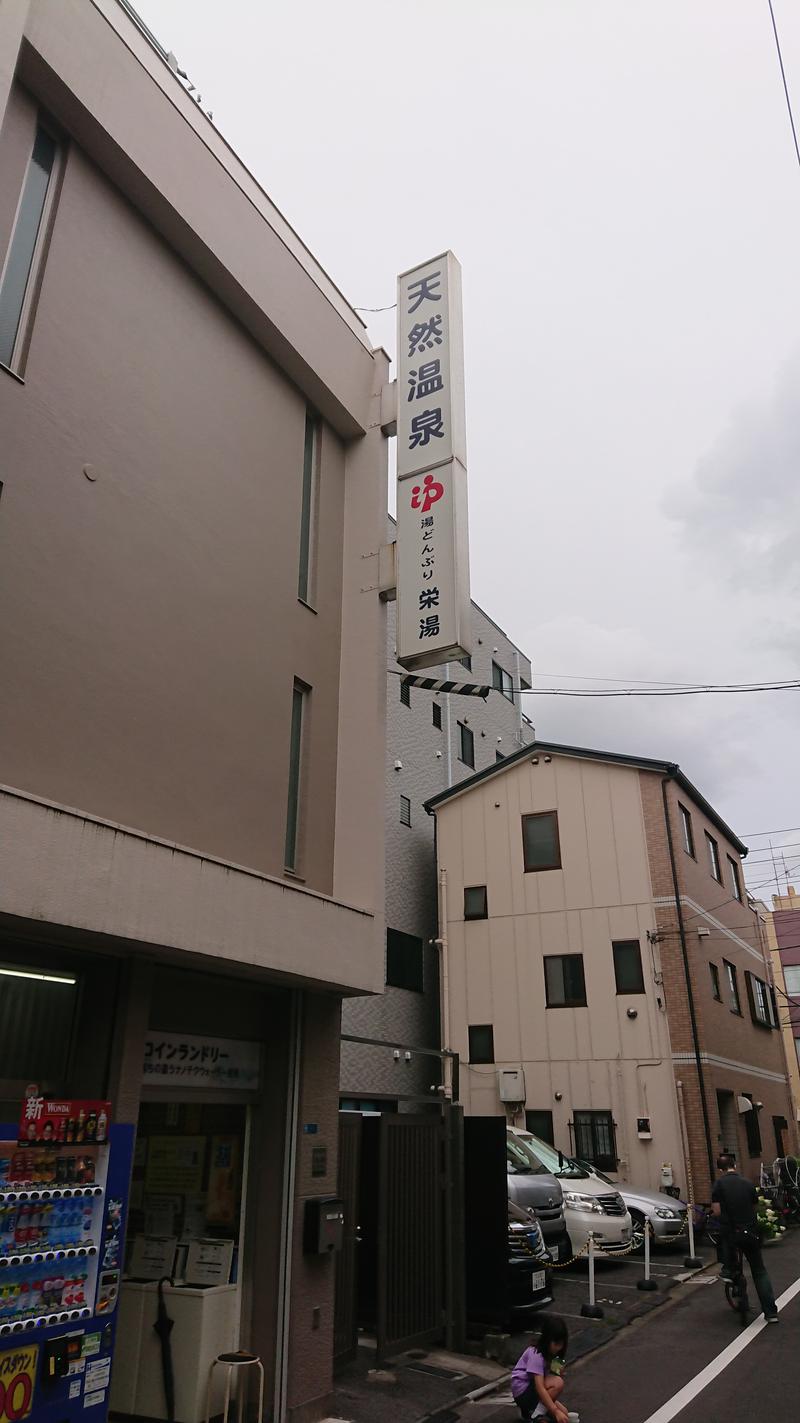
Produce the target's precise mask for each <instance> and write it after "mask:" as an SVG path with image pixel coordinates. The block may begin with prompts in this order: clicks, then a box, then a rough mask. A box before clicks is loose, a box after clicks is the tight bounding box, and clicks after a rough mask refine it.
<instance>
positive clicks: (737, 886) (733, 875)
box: [728, 855, 742, 903]
mask: <svg viewBox="0 0 800 1423" xmlns="http://www.w3.org/2000/svg"><path fill="white" fill-rule="evenodd" d="M728 874H729V875H730V879H731V890H732V892H733V897H734V899H738V900H739V902H740V903H741V900H742V881H741V878H740V875H739V866H738V865H737V863H736V861H735V860H734V859H732V858H731V856H730V855H729V856H728Z"/></svg>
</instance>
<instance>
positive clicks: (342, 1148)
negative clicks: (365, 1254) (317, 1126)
mask: <svg viewBox="0 0 800 1423" xmlns="http://www.w3.org/2000/svg"><path fill="white" fill-rule="evenodd" d="M360 1174H361V1117H360V1116H358V1115H356V1113H354V1112H342V1113H341V1115H340V1117H339V1195H340V1197H341V1199H342V1201H343V1202H344V1242H343V1244H342V1249H341V1251H340V1252H339V1255H338V1256H337V1259H336V1297H335V1303H334V1316H333V1359H334V1363H345V1362H346V1360H347V1359H352V1358H353V1356H354V1355H355V1352H356V1348H357V1347H358V1318H357V1315H356V1299H357V1278H358V1242H359V1233H358V1206H359V1200H358V1198H359V1180H360Z"/></svg>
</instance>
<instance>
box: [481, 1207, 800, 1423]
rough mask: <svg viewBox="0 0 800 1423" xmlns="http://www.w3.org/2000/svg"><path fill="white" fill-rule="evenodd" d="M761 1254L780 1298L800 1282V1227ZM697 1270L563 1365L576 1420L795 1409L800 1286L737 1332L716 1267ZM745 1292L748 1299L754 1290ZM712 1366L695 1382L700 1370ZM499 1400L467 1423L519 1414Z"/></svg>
mask: <svg viewBox="0 0 800 1423" xmlns="http://www.w3.org/2000/svg"><path fill="white" fill-rule="evenodd" d="M765 1260H766V1264H767V1268H768V1270H769V1273H770V1275H771V1277H772V1282H773V1285H774V1287H775V1293H776V1295H777V1296H778V1297H779V1300H778V1302H779V1305H780V1296H781V1295H782V1294H783V1292H784V1291H785V1290H786V1289H787V1288H789V1287H790V1286H792V1285H793V1284H794V1283H795V1282H796V1281H800V1231H797V1232H793V1233H792V1234H790V1235H789V1236H788V1237H787V1238H786V1239H785V1240H784V1241H783V1242H782V1244H781V1245H779V1246H776V1247H773V1248H771V1249H770V1248H768V1249H767V1250H766V1251H765ZM696 1278H697V1281H698V1282H695V1283H686V1284H680V1285H676V1286H675V1289H674V1291H673V1293H672V1298H671V1299H670V1301H669V1302H668V1303H667V1304H666V1305H665V1306H664V1307H663V1308H662V1309H660V1310H657V1311H656V1312H655V1313H653V1314H651V1315H649V1316H644V1317H643V1318H642V1319H641V1320H637V1321H635V1322H634V1323H633V1324H632V1325H631V1326H630V1327H629V1328H628V1329H626V1330H624V1331H623V1332H622V1333H621V1334H620V1335H618V1336H617V1337H616V1338H615V1339H613V1341H612V1342H611V1343H610V1344H609V1345H608V1346H607V1347H606V1348H604V1349H602V1350H600V1351H599V1352H598V1353H595V1354H591V1355H589V1356H588V1357H587V1358H586V1359H585V1360H584V1361H580V1362H578V1363H576V1364H575V1366H574V1367H573V1368H572V1369H570V1370H568V1372H567V1387H566V1389H565V1397H564V1402H565V1404H566V1406H567V1407H568V1408H569V1409H574V1410H576V1411H577V1412H579V1413H580V1417H581V1423H673V1420H674V1423H688V1420H689V1419H690V1418H691V1419H692V1420H693V1423H697V1420H699V1423H732V1420H736V1423H738V1420H742V1421H743V1423H744V1420H747V1423H770V1420H771V1419H772V1418H773V1417H774V1418H781V1419H783V1418H786V1417H795V1416H797V1411H798V1400H799V1399H800V1347H798V1346H799V1345H800V1289H798V1293H797V1294H796V1295H795V1296H794V1298H793V1299H791V1300H790V1301H789V1302H788V1303H786V1304H785V1305H784V1306H783V1307H782V1308H781V1310H780V1323H779V1324H778V1325H763V1324H762V1323H761V1316H760V1315H759V1316H756V1315H755V1314H754V1315H753V1318H754V1319H755V1320H756V1321H757V1322H756V1323H755V1324H754V1325H752V1326H750V1328H748V1329H747V1330H742V1328H741V1326H740V1323H739V1320H738V1318H737V1316H736V1315H735V1314H734V1313H733V1311H732V1310H731V1309H730V1308H729V1307H728V1305H727V1304H726V1302H725V1296H724V1293H723V1287H722V1285H721V1284H720V1283H719V1281H718V1279H717V1270H716V1268H715V1269H714V1270H713V1272H712V1271H708V1272H707V1273H706V1274H705V1276H699V1277H696ZM703 1280H705V1281H707V1282H706V1283H703ZM751 1296H752V1298H753V1300H754V1301H755V1292H754V1291H753V1290H752V1288H751ZM755 1303H756V1305H757V1301H755ZM729 1346H732V1348H729ZM739 1346H741V1352H736V1350H737V1349H738V1348H739ZM726 1351H727V1352H726ZM731 1354H733V1357H730V1355H731ZM720 1364H722V1365H724V1367H721V1369H720V1371H719V1372H718V1373H717V1375H716V1377H713V1378H711V1379H710V1381H708V1382H705V1386H703V1384H704V1379H705V1378H706V1377H707V1375H704V1371H706V1370H709V1368H710V1367H712V1368H713V1367H717V1366H719V1365H720ZM683 1389H686V1390H687V1393H686V1395H682V1394H681V1390H683ZM499 1402H500V1399H499V1398H498V1399H497V1400H496V1401H495V1405H494V1407H493V1408H490V1407H489V1406H488V1402H487V1405H486V1406H484V1407H481V1408H478V1407H477V1406H475V1405H473V1409H474V1411H473V1412H471V1413H470V1414H469V1415H468V1416H469V1418H471V1419H474V1423H511V1420H513V1419H514V1418H516V1417H518V1416H519V1415H518V1414H517V1412H516V1409H515V1408H513V1407H512V1406H510V1404H505V1406H503V1407H501V1408H499V1409H498V1408H497V1403H499Z"/></svg>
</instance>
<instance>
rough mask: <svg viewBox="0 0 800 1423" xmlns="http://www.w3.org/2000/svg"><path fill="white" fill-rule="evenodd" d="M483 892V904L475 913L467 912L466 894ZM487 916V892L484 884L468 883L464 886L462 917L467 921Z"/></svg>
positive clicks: (486, 917)
mask: <svg viewBox="0 0 800 1423" xmlns="http://www.w3.org/2000/svg"><path fill="white" fill-rule="evenodd" d="M481 891H482V892H483V906H482V908H480V909H479V911H478V912H477V913H474V914H473V913H468V912H467V895H468V894H478V893H480V892H481ZM488 918H489V894H488V890H487V888H486V885H485V884H468V885H465V886H464V919H465V922H467V923H469V922H470V921H471V920H473V919H488Z"/></svg>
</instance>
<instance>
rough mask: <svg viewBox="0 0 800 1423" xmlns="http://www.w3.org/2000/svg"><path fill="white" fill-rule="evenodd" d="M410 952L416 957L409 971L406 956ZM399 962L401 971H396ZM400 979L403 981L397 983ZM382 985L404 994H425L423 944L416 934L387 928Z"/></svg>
mask: <svg viewBox="0 0 800 1423" xmlns="http://www.w3.org/2000/svg"><path fill="white" fill-rule="evenodd" d="M401 940H402V942H401ZM412 950H413V952H414V954H415V955H416V956H417V957H416V959H415V961H414V962H413V963H412V964H411V968H410V969H409V960H408V957H407V956H408V954H409V953H410V952H411V951H412ZM401 961H402V963H403V965H404V968H403V970H399V969H398V965H399V963H400V962H401ZM400 979H404V980H405V981H404V982H399V980H400ZM384 983H385V986H386V987H387V988H398V989H400V990H401V991H402V992H404V993H424V992H425V944H424V941H423V940H422V939H420V938H418V936H417V935H416V934H406V933H405V932H404V931H403V930H402V929H391V928H388V927H387V930H386V963H385V968H384Z"/></svg>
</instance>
